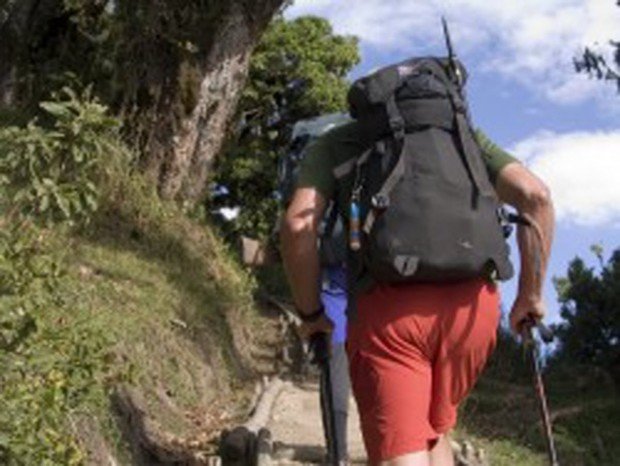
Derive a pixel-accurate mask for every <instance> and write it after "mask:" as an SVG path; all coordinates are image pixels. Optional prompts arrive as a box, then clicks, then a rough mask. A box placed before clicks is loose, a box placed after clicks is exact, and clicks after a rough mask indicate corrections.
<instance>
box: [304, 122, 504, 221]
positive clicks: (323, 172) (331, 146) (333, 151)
mask: <svg viewBox="0 0 620 466" xmlns="http://www.w3.org/2000/svg"><path fill="white" fill-rule="evenodd" d="M476 138H477V139H478V143H479V144H480V148H481V149H482V157H483V159H484V163H485V165H486V168H487V171H488V174H489V178H490V179H491V182H492V183H493V184H495V181H496V180H497V175H498V174H499V172H500V170H501V169H502V168H504V167H505V166H506V165H507V164H509V163H511V162H515V161H516V159H515V158H514V157H512V156H511V155H509V154H508V153H506V152H505V151H503V150H502V149H501V148H500V147H499V146H497V145H496V144H494V143H493V142H492V141H491V140H490V139H489V138H488V137H486V136H485V135H484V134H483V133H482V132H481V131H476ZM362 140H363V138H362V137H361V134H360V129H359V125H358V124H357V122H355V121H352V122H350V123H345V124H343V125H340V126H337V127H335V128H334V129H332V130H330V131H328V132H327V133H325V134H324V135H322V136H321V137H319V138H317V139H316V140H315V141H313V142H312V143H311V144H310V145H309V146H308V148H307V153H306V156H305V157H304V159H303V161H302V164H301V169H300V173H299V178H298V181H297V187H299V188H315V189H316V190H318V191H319V192H320V193H321V194H322V195H323V196H324V197H325V199H332V198H333V197H334V194H335V193H336V192H337V193H338V195H337V199H336V201H337V205H338V208H339V210H340V212H344V213H346V212H347V208H346V206H347V203H348V202H349V196H350V192H351V186H350V184H351V182H352V180H351V177H347V178H345V179H343V181H342V184H341V185H340V186H338V190H336V187H337V182H336V178H335V177H334V174H333V170H334V168H336V167H338V166H339V165H341V164H343V163H345V162H346V161H348V160H350V159H351V158H353V157H355V156H357V155H361V154H362V152H364V149H365V148H366V147H365V146H364V143H363V142H362Z"/></svg>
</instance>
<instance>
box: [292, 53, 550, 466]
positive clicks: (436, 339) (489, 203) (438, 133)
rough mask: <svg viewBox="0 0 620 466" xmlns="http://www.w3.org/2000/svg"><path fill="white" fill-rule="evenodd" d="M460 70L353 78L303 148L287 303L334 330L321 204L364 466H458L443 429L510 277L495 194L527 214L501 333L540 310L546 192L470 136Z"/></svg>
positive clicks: (432, 65)
mask: <svg viewBox="0 0 620 466" xmlns="http://www.w3.org/2000/svg"><path fill="white" fill-rule="evenodd" d="M465 76H466V73H465V70H464V68H463V67H462V65H461V64H460V63H458V62H455V61H453V60H452V59H450V60H446V59H433V58H424V59H412V60H409V61H405V62H402V63H399V64H397V65H393V66H389V67H386V68H384V69H382V70H379V71H377V72H375V73H373V74H371V75H370V76H368V77H364V78H362V79H360V80H358V81H357V82H356V83H354V85H353V86H352V88H351V90H350V92H349V96H348V99H349V106H350V110H351V114H352V116H353V117H354V118H355V119H356V120H355V121H352V122H350V123H346V124H344V125H341V126H338V127H337V128H334V129H333V130H331V131H329V132H327V133H326V134H324V135H323V136H321V137H319V138H318V139H317V140H316V141H314V142H313V143H312V144H311V145H310V146H309V147H308V153H307V154H306V157H305V158H304V160H303V162H302V167H301V172H300V174H299V179H298V184H297V189H296V190H295V192H294V194H293V198H292V201H291V203H290V206H289V208H288V210H287V212H286V216H285V220H284V224H283V226H282V229H281V243H282V255H283V260H284V265H285V269H286V272H287V277H288V280H289V284H290V286H291V290H292V294H293V298H294V301H295V305H296V307H297V311H298V313H299V315H300V317H301V318H302V320H303V321H304V332H305V334H306V335H315V334H317V333H321V332H330V331H331V330H332V327H333V323H332V322H331V321H330V319H329V317H328V316H327V315H326V313H325V309H324V305H323V304H322V302H321V300H320V291H321V290H320V288H321V287H320V283H321V281H320V265H319V255H318V253H317V247H316V245H317V231H318V229H319V225H320V222H321V219H322V218H323V215H324V211H325V208H326V206H327V205H328V203H329V202H330V201H332V200H333V201H335V203H336V206H337V209H338V211H339V213H340V215H341V216H343V218H344V223H345V225H347V226H348V227H347V230H348V235H349V254H348V264H347V267H348V270H347V272H348V278H349V284H348V289H349V290H350V299H349V308H348V311H347V312H348V319H349V322H348V329H347V332H348V335H347V343H346V346H347V354H348V358H349V370H350V377H351V384H352V388H353V394H354V397H355V399H356V402H357V405H358V409H359V413H360V422H361V429H362V434H363V438H364V443H365V447H366V451H367V455H368V459H369V462H370V464H373V465H398V466H400V465H405V466H417V465H420V466H425V465H433V466H449V465H453V464H454V459H453V453H452V450H451V446H450V442H449V440H448V433H449V431H450V430H451V429H452V428H453V427H454V426H455V424H456V420H457V419H456V416H457V409H458V406H459V404H460V402H461V401H462V400H463V399H464V397H465V396H466V395H467V394H468V393H469V391H470V390H471V388H472V387H473V385H474V383H475V381H476V379H477V378H478V376H479V375H480V373H481V371H482V369H483V367H484V365H485V363H486V361H487V359H488V357H489V356H490V354H491V353H492V351H493V348H494V345H495V342H496V333H497V328H498V325H499V320H500V310H499V302H500V297H499V292H498V286H497V284H496V282H497V281H498V280H506V279H508V278H510V277H511V276H512V274H513V271H512V265H511V264H510V261H509V258H508V256H509V254H508V248H507V245H506V244H505V239H504V237H503V234H502V225H501V224H500V221H499V215H497V212H498V209H497V208H498V207H499V202H502V203H506V204H508V205H509V206H512V207H513V208H514V209H515V210H516V212H517V215H516V216H515V218H519V219H521V221H520V222H519V223H518V224H517V243H518V247H519V253H520V275H519V281H518V290H517V295H516V299H515V302H514V304H513V305H512V309H511V311H510V323H511V327H512V329H513V330H514V331H515V332H519V331H520V330H521V328H522V326H523V325H524V323H525V322H526V321H528V320H529V319H533V320H535V321H538V320H540V319H542V318H543V316H544V315H545V307H544V304H543V299H542V285H543V280H544V273H545V270H546V266H547V261H548V256H549V251H550V248H551V242H552V237H553V229H554V212H553V207H552V203H551V199H550V195H549V192H548V189H547V188H546V186H545V185H544V183H543V182H542V181H541V180H539V179H538V178H537V177H536V176H535V175H534V174H533V173H531V172H530V171H529V170H528V169H527V168H526V167H524V166H523V165H522V164H521V163H520V162H518V161H517V160H516V159H515V158H514V157H512V156H511V155H509V154H507V153H506V152H504V151H503V150H502V149H500V148H499V147H498V146H496V145H495V144H494V143H492V142H491V141H490V140H489V139H488V138H487V137H486V136H485V135H484V134H483V133H481V132H480V131H474V129H473V128H472V125H471V121H470V118H469V115H468V112H467V108H466V103H465V99H464V97H463V92H462V89H461V87H462V84H463V82H464V77H465Z"/></svg>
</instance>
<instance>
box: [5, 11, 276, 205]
mask: <svg viewBox="0 0 620 466" xmlns="http://www.w3.org/2000/svg"><path fill="white" fill-rule="evenodd" d="M0 1H1V0H0ZM8 1H9V3H5V5H9V6H10V15H9V17H8V19H7V18H3V22H2V23H0V109H2V107H3V106H6V107H9V106H24V107H26V106H29V108H36V104H37V103H38V101H39V100H41V99H42V98H48V97H49V91H51V90H54V89H55V88H56V87H55V86H58V84H59V83H58V81H57V80H56V81H54V80H53V79H51V78H50V77H54V76H55V77H56V78H57V77H58V76H62V75H64V74H66V72H67V71H70V72H72V73H73V74H75V75H76V76H78V78H79V80H80V81H81V82H82V83H83V84H91V83H93V84H94V90H95V93H96V94H97V95H98V96H99V98H100V99H101V100H102V101H103V102H104V103H106V104H108V105H109V106H110V107H111V108H112V109H113V111H115V112H117V114H118V115H120V117H121V119H122V120H123V130H124V134H125V136H126V138H127V141H128V142H129V143H130V145H131V146H132V147H133V148H135V149H137V150H138V151H139V153H140V154H141V166H142V168H143V169H144V171H145V172H146V173H147V175H148V176H149V177H150V178H151V179H152V180H153V182H155V183H156V184H157V187H158V189H159V192H160V193H161V195H162V196H163V197H165V198H167V199H175V200H179V201H189V202H190V203H195V202H197V201H199V200H200V199H201V198H202V196H203V194H204V192H205V188H206V186H205V185H206V181H207V178H208V175H209V171H210V168H211V165H212V162H213V160H214V158H215V156H216V155H217V153H218V152H219V151H220V149H221V147H222V144H223V141H224V140H225V137H226V129H227V126H228V123H229V122H230V120H231V117H232V116H233V115H234V113H235V108H236V105H237V102H238V100H239V97H240V94H241V91H242V89H243V86H244V83H245V80H246V77H247V72H248V68H249V60H250V55H251V53H252V51H253V49H254V46H255V45H256V43H257V42H258V40H259V38H260V35H261V33H262V32H263V31H264V30H265V28H266V27H267V25H268V24H269V21H270V20H271V18H272V16H273V15H274V14H275V13H276V12H277V11H278V9H279V8H281V7H282V5H283V4H284V3H285V2H286V1H287V0H254V1H252V0H204V1H203V0H201V1H193V2H184V1H182V0H159V1H151V0H140V1H138V0H115V1H112V0H84V1H83V2H80V3H76V5H77V6H74V8H72V9H67V8H66V6H65V3H64V2H63V0H8ZM192 8H194V10H193V11H192V10H191V9H192ZM188 11H189V12H190V13H191V15H189V17H188ZM102 18H103V20H101V19H102ZM107 24H112V25H113V27H112V26H106V25H107ZM91 26H92V27H91ZM93 28H94V29H93ZM15 83H17V85H16V84H15ZM69 84H70V85H71V84H72V83H69Z"/></svg>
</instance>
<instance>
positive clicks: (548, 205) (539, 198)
mask: <svg viewBox="0 0 620 466" xmlns="http://www.w3.org/2000/svg"><path fill="white" fill-rule="evenodd" d="M517 207H518V209H519V210H520V211H523V212H540V211H545V210H551V209H553V200H552V198H551V191H550V190H549V188H548V187H547V185H546V184H545V183H543V182H542V181H541V180H539V179H536V180H535V181H532V182H530V183H528V184H527V185H526V186H524V187H523V188H522V190H521V195H520V196H519V205H518V206H517Z"/></svg>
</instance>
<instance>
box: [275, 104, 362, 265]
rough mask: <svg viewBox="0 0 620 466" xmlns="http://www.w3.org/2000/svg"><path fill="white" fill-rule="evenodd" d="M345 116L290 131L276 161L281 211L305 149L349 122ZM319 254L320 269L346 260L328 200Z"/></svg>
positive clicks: (344, 244)
mask: <svg viewBox="0 0 620 466" xmlns="http://www.w3.org/2000/svg"><path fill="white" fill-rule="evenodd" d="M350 121H351V118H350V117H349V116H348V115H347V114H345V113H331V114H328V115H321V116H318V117H315V118H311V119H307V120H302V121H298V122H297V123H296V124H295V126H294V127H293V133H292V136H291V143H290V146H289V149H288V151H287V152H286V153H285V154H284V155H283V156H282V157H281V158H280V159H279V161H278V188H277V192H278V196H279V198H280V201H281V204H282V206H283V208H284V209H286V207H288V205H289V203H290V202H291V199H292V197H293V193H294V192H295V188H296V186H297V179H298V177H299V169H300V166H301V162H302V161H303V159H304V158H305V156H306V152H307V151H306V149H307V147H308V145H309V144H310V143H311V142H312V141H314V140H315V139H316V138H318V137H319V136H321V135H323V134H325V133H326V132H328V131H329V130H330V129H332V128H334V127H336V126H339V125H342V124H344V123H347V122H350ZM319 237H320V244H319V252H320V258H321V264H322V265H326V266H329V265H336V264H342V263H344V262H346V260H347V236H346V232H345V228H344V226H343V223H342V220H341V216H340V215H338V211H337V209H336V203H335V202H334V200H330V202H329V204H328V207H327V209H326V212H325V215H324V217H323V221H322V222H321V226H320V231H319Z"/></svg>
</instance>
